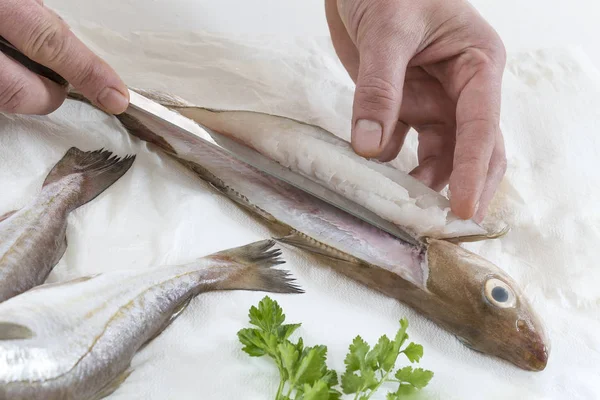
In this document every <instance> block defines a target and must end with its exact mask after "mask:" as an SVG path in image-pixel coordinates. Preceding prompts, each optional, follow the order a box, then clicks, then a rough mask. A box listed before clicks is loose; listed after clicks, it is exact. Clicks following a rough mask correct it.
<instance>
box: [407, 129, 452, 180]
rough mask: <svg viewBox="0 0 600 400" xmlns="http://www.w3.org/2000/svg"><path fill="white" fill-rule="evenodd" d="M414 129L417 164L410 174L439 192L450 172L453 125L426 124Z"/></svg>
mask: <svg viewBox="0 0 600 400" xmlns="http://www.w3.org/2000/svg"><path fill="white" fill-rule="evenodd" d="M416 129H417V131H418V132H419V149H418V156H419V165H418V166H417V167H416V168H415V169H413V170H412V171H411V172H410V175H412V176H413V177H415V178H417V179H418V180H419V181H421V182H422V183H423V184H425V185H426V186H428V187H430V188H432V189H433V190H435V191H437V192H439V191H441V190H442V189H443V188H444V187H445V186H446V185H447V184H448V180H449V178H450V174H451V172H452V160H453V153H454V131H455V129H454V125H452V124H450V125H443V124H438V125H427V126H424V127H417V128H416Z"/></svg>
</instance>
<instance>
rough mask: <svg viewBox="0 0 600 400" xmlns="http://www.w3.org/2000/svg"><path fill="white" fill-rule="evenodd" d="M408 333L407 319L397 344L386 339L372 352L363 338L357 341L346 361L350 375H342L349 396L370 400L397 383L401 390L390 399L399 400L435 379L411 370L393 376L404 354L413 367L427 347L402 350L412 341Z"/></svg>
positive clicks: (406, 369)
mask: <svg viewBox="0 0 600 400" xmlns="http://www.w3.org/2000/svg"><path fill="white" fill-rule="evenodd" d="M407 329H408V321H407V320H406V318H403V319H401V320H400V329H399V330H398V333H396V337H395V338H394V340H393V341H392V340H390V339H389V338H388V337H387V336H386V335H383V336H381V337H380V338H379V341H378V342H377V344H376V345H375V346H374V347H373V348H372V349H371V348H370V346H369V344H368V343H367V342H365V341H364V340H363V339H362V338H361V337H360V336H356V337H355V338H354V340H353V342H352V344H351V345H350V348H349V353H348V355H347V356H346V359H345V360H344V364H346V371H345V372H344V374H343V375H342V389H343V391H344V393H345V394H355V397H354V399H357V400H358V399H360V400H367V399H370V398H371V396H372V395H373V394H374V393H375V392H376V391H377V390H378V389H379V388H380V387H381V385H383V384H384V383H386V382H396V383H398V384H399V385H398V389H397V390H396V391H395V392H390V393H388V395H387V399H388V400H395V399H399V398H400V397H401V396H402V395H407V394H411V393H413V392H415V391H416V390H418V389H422V388H424V387H425V386H427V384H428V383H429V381H430V380H431V378H433V372H431V371H427V370H424V369H422V368H417V369H413V367H411V366H407V367H404V368H402V369H399V370H398V371H396V373H395V374H394V375H392V372H393V370H394V367H395V365H396V362H397V360H398V357H399V356H400V354H404V355H405V356H406V357H407V358H408V360H409V361H410V362H411V363H412V362H419V361H420V360H421V358H422V357H423V346H421V345H420V344H416V343H414V342H411V343H410V344H409V345H408V346H406V347H405V348H404V349H402V346H403V344H404V343H405V342H406V340H407V339H408V334H407V333H406V330H407ZM390 375H391V376H393V377H395V379H393V378H392V377H391V376H390Z"/></svg>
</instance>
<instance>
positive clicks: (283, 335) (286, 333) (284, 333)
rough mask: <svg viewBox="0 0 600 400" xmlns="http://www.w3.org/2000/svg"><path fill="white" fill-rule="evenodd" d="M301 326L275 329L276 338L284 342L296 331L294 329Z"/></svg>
mask: <svg viewBox="0 0 600 400" xmlns="http://www.w3.org/2000/svg"><path fill="white" fill-rule="evenodd" d="M301 326H302V324H286V325H281V326H279V327H278V328H277V336H278V337H279V340H280V341H284V340H287V339H289V337H290V336H292V333H294V332H295V331H296V329H298V328H300V327H301Z"/></svg>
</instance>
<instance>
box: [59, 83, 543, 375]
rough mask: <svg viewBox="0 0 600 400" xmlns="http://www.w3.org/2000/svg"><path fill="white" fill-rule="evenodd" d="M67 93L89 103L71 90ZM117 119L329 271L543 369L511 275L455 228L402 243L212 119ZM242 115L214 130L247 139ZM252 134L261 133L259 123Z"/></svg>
mask: <svg viewBox="0 0 600 400" xmlns="http://www.w3.org/2000/svg"><path fill="white" fill-rule="evenodd" d="M136 90H139V89H136ZM142 94H143V95H144V96H146V97H148V98H150V99H151V100H153V101H155V102H157V103H158V104H161V105H163V106H164V107H166V110H164V111H165V113H164V114H165V115H166V114H169V113H174V114H178V111H181V109H183V108H186V107H190V105H189V104H186V103H174V101H175V100H174V99H177V97H176V96H173V95H170V94H168V93H163V92H156V91H145V92H143V93H142ZM69 97H70V99H72V100H77V101H84V102H85V101H86V100H85V99H83V98H82V97H81V96H80V95H78V94H77V93H73V92H72V93H71V94H70V95H69ZM88 104H89V103H88ZM176 110H177V111H176ZM211 112H217V111H211ZM188 115H190V114H189V113H188ZM180 116H181V115H180ZM197 117H198V115H196V118H197ZM260 117H261V118H260V119H259V120H261V126H263V127H265V130H266V129H271V128H272V127H273V126H274V125H276V124H275V123H271V122H270V121H269V120H270V119H277V120H278V121H279V122H280V123H283V122H281V119H282V118H284V117H279V116H275V115H270V114H260ZM116 118H117V119H118V120H119V121H120V122H121V124H122V126H123V128H124V129H125V130H126V131H127V132H128V133H129V134H131V135H133V136H135V137H137V138H139V139H142V140H144V141H146V142H148V143H151V144H153V145H155V146H156V147H157V148H158V149H159V151H161V152H162V153H163V154H165V155H167V156H169V157H171V158H172V159H173V160H175V161H177V162H178V163H180V164H181V165H183V166H184V167H186V168H187V169H189V170H191V171H193V172H194V173H195V174H196V175H197V176H198V177H199V178H201V180H203V181H205V182H206V183H208V184H209V186H210V187H212V188H213V189H214V190H215V191H216V192H217V193H220V194H221V195H223V196H225V197H227V198H229V199H230V200H231V201H233V202H235V203H236V204H237V205H239V206H240V207H241V208H242V209H244V210H245V211H246V212H247V213H248V214H249V215H251V216H253V217H255V219H256V220H257V221H261V222H262V223H263V224H264V225H265V226H266V227H268V228H270V229H271V232H272V233H273V237H274V238H275V239H276V240H277V241H278V242H279V243H281V244H282V245H285V246H289V247H290V248H295V249H300V250H303V251H305V252H308V254H311V255H313V256H315V257H318V258H319V259H322V260H326V261H328V262H327V265H328V266H330V267H331V268H332V269H333V270H335V271H337V272H338V273H340V274H342V275H345V276H346V277H349V278H350V279H353V280H354V281H356V282H358V283H361V284H363V285H365V286H366V287H368V288H370V289H372V290H374V291H375V292H378V293H381V294H383V295H385V296H388V297H390V298H393V299H396V300H398V301H400V302H401V303H403V304H405V305H407V306H409V307H411V308H412V309H414V310H415V311H417V312H418V313H420V314H421V315H423V316H424V317H426V318H428V319H429V320H431V321H432V322H434V323H435V324H437V325H438V326H439V327H441V328H442V329H445V330H446V331H448V332H449V333H450V334H453V335H454V336H456V338H457V339H458V340H459V341H460V342H462V343H463V344H464V345H465V346H467V347H468V348H470V349H472V350H474V351H476V352H479V353H482V354H485V355H488V356H491V357H495V358H497V359H500V360H504V361H505V362H508V363H511V364H512V365H514V366H515V367H517V368H521V369H523V370H526V371H542V370H544V369H545V368H546V365H547V363H548V358H549V354H550V341H549V338H548V335H547V332H546V329H545V327H544V324H543V322H542V321H541V319H540V318H539V315H538V314H537V313H536V312H535V310H534V309H533V307H532V305H531V303H530V301H529V300H528V298H527V296H526V295H525V293H524V292H523V291H522V290H521V289H520V287H519V285H518V284H517V283H516V282H515V280H514V279H513V278H512V277H511V276H510V275H509V274H508V273H506V272H505V271H503V270H502V269H500V268H499V267H498V266H496V265H495V264H493V263H492V262H490V261H488V260H486V259H485V258H483V257H481V256H479V255H477V254H476V253H474V252H471V251H469V250H468V249H466V248H464V247H463V246H461V245H460V243H459V242H458V243H457V240H458V241H460V240H461V238H460V235H458V236H456V235H455V237H454V239H453V240H446V239H440V238H435V237H427V236H419V240H418V242H417V244H411V243H408V242H405V241H403V240H401V239H399V238H397V237H395V236H392V235H390V234H388V233H387V232H384V231H383V230H380V229H378V228H376V227H374V226H372V225H370V224H368V223H366V222H364V221H362V220H360V219H358V218H356V217H354V216H353V215H351V214H348V213H345V212H343V211H342V210H340V209H338V208H336V207H334V206H332V205H330V204H328V203H326V202H324V201H322V200H320V199H318V198H315V197H313V196H311V195H309V194H307V193H306V192H304V191H302V190H300V189H298V188H295V187H293V186H291V185H289V184H287V183H286V182H283V181H281V180H278V179H276V178H273V177H271V176H269V175H267V174H265V173H263V172H261V171H260V170H258V169H256V168H253V167H252V166H250V165H248V164H246V163H244V162H242V161H240V160H238V159H237V158H235V157H232V156H231V155H229V154H228V153H227V152H225V151H223V150H222V149H220V148H219V147H218V146H214V145H212V144H211V143H214V140H212V137H211V135H210V133H209V132H208V131H207V130H205V129H203V128H202V127H201V125H199V124H204V123H210V121H208V122H207V119H205V118H199V119H198V120H197V121H195V120H193V119H192V120H190V129H192V127H193V129H194V130H193V133H194V134H196V135H197V136H198V137H199V139H195V138H193V137H192V135H186V134H184V133H182V132H181V131H179V130H177V129H171V128H170V127H169V126H166V125H164V124H161V123H157V122H156V121H155V120H153V119H152V118H148V117H147V116H146V115H145V114H143V113H141V112H139V111H136V110H135V109H131V108H130V109H128V110H127V111H126V112H125V113H123V114H120V115H118V116H116ZM257 119H258V117H257ZM194 122H196V124H195V125H194ZM244 122H247V121H245V120H243V119H238V125H237V127H236V129H233V128H232V127H229V128H228V129H227V130H222V132H220V133H222V134H226V135H228V136H231V137H232V138H237V137H242V138H243V137H244V132H243V131H244V130H245V129H248V127H247V124H244ZM255 122H256V119H255ZM276 122H277V121H276ZM293 123H295V124H297V131H298V132H302V131H303V129H302V127H303V125H304V124H303V123H302V122H299V121H295V122H294V121H292V120H289V119H287V120H286V121H285V124H293ZM255 135H257V136H259V135H260V132H257V131H256V130H255ZM265 135H266V136H268V135H269V133H268V132H266V131H265ZM201 139H205V140H201ZM239 140H240V141H243V139H239ZM256 140H260V139H259V138H256ZM359 190H360V188H359ZM469 236H472V235H467V236H466V238H467V240H468V239H469ZM484 236H485V235H484ZM478 239H480V238H475V239H474V240H478Z"/></svg>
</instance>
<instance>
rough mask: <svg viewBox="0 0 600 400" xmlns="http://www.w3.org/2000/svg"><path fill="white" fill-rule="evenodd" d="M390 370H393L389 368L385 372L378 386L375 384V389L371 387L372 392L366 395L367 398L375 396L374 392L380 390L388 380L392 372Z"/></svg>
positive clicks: (366, 399)
mask: <svg viewBox="0 0 600 400" xmlns="http://www.w3.org/2000/svg"><path fill="white" fill-rule="evenodd" d="M390 372H392V370H389V371H387V372H386V373H385V375H383V376H382V377H381V380H380V381H379V382H378V383H377V386H375V387H374V388H373V389H371V392H370V393H369V394H368V395H367V396H366V397H365V400H368V399H370V398H371V396H373V393H375V392H376V391H377V390H379V387H380V386H381V385H383V384H384V383H385V382H388V379H387V377H388V375H389V374H390ZM356 398H357V399H358V395H357V396H356Z"/></svg>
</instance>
